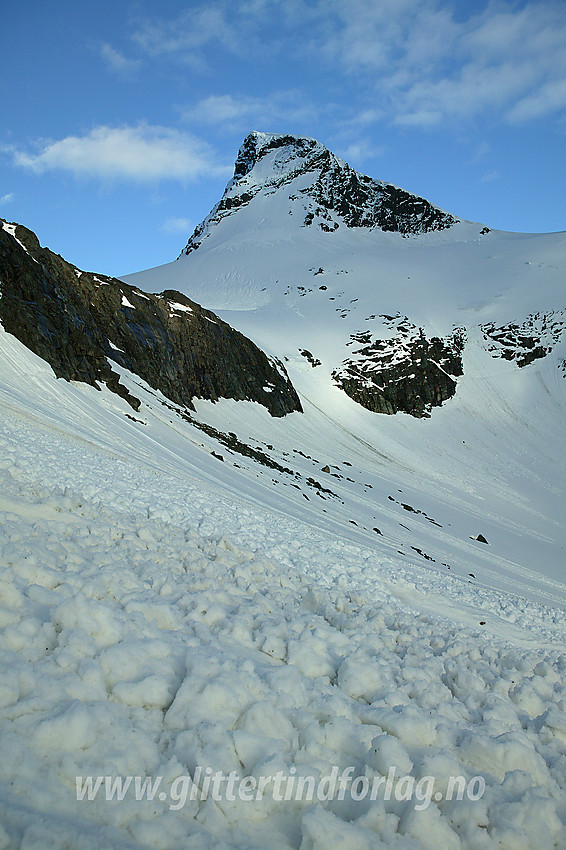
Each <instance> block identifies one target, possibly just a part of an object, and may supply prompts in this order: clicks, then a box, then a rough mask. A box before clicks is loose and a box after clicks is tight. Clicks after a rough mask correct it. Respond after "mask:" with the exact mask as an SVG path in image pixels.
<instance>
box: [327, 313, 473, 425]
mask: <svg viewBox="0 0 566 850" xmlns="http://www.w3.org/2000/svg"><path fill="white" fill-rule="evenodd" d="M380 318H382V319H383V320H384V323H385V324H386V326H389V328H390V329H391V330H392V331H394V332H395V336H392V337H390V338H389V339H375V338H373V336H372V334H371V332H370V331H362V332H360V333H357V334H354V335H353V336H352V337H351V342H352V343H353V344H357V345H360V346H361V347H359V348H356V349H354V350H353V351H352V356H351V357H350V358H348V360H346V361H344V363H342V365H341V367H340V368H339V369H336V370H335V371H334V372H333V375H332V377H333V378H334V380H335V382H336V384H337V385H338V386H339V387H341V388H342V389H343V390H344V392H345V393H347V395H349V396H350V397H351V398H352V399H353V400H354V401H356V402H358V404H361V405H362V406H363V407H366V408H367V409H368V410H372V411H374V412H375V413H389V414H393V413H398V412H403V413H409V414H410V415H411V416H415V417H424V416H429V415H430V411H431V409H432V408H433V407H438V406H440V405H441V404H442V403H443V402H444V401H446V400H447V399H449V398H451V397H452V396H453V395H454V393H455V392H456V379H457V378H458V377H459V376H460V375H462V374H463V366H462V350H463V348H464V342H465V335H464V333H463V331H462V330H461V329H457V330H455V331H454V333H453V334H452V336H450V337H448V338H446V339H441V338H440V337H432V338H431V339H427V337H426V336H425V334H424V331H423V330H422V328H416V327H415V325H413V324H412V323H411V322H409V320H408V319H407V318H406V317H405V316H381V317H380Z"/></svg>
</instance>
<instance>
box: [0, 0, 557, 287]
mask: <svg viewBox="0 0 566 850" xmlns="http://www.w3.org/2000/svg"><path fill="white" fill-rule="evenodd" d="M0 51H1V54H0V55H1V56H2V74H1V77H0V110H1V115H2V124H1V125H0V216H1V217H3V218H6V219H8V220H9V221H19V222H21V223H22V224H25V225H27V226H28V227H30V228H31V229H32V230H35V231H36V233H37V234H38V236H39V239H40V241H41V242H42V244H47V245H48V246H49V247H50V248H51V249H52V250H55V251H56V252H57V253H60V254H62V255H63V256H64V257H65V258H67V259H69V260H71V261H72V262H74V263H76V264H77V265H78V266H80V267H81V268H85V269H88V270H94V271H100V272H105V273H107V274H116V275H120V274H126V273H129V272H134V271H137V270H140V269H142V268H147V267H150V266H154V265H158V264H160V263H164V262H168V261H170V260H172V259H174V258H175V257H176V256H177V255H178V254H179V252H180V251H181V249H182V248H183V246H184V244H185V242H186V240H187V238H188V236H189V235H190V232H191V231H192V229H193V227H194V226H195V225H196V224H198V223H199V221H200V220H201V219H202V218H204V216H205V215H206V214H207V213H208V211H209V210H210V208H211V207H212V206H213V205H214V203H216V201H217V200H219V198H220V196H221V193H222V191H223V189H224V186H225V184H226V182H227V180H228V179H229V178H230V176H231V173H232V169H233V164H234V159H235V156H236V154H237V150H238V147H239V145H240V144H241V141H242V139H243V138H244V136H245V135H246V133H247V132H248V131H249V130H252V129H256V130H262V131H265V132H290V133H297V134H301V135H307V136H313V137H315V138H317V139H319V140H320V141H321V142H323V143H324V144H326V145H327V147H329V148H330V149H331V150H333V151H334V152H335V153H337V154H338V155H340V156H341V157H343V158H344V159H346V160H347V161H348V162H350V164H351V165H353V166H354V167H355V168H357V169H358V170H360V171H363V172H364V173H366V174H370V175H371V176H372V177H376V178H379V179H382V180H387V181H391V182H393V183H395V184H397V185H399V186H403V187H404V188H406V189H409V190H410V191H413V192H416V193H418V194H421V195H423V196H425V197H426V198H428V199H429V200H430V201H432V202H433V203H436V204H438V205H439V206H441V207H442V208H444V209H447V210H449V211H450V212H453V213H455V214H456V215H459V216H462V217H463V218H467V219H472V220H477V221H481V222H483V223H486V224H488V225H490V226H492V227H496V228H501V229H504V230H519V231H531V232H542V231H551V230H565V229H566V204H565V200H564V197H565V190H566V179H565V177H566V165H565V163H566V156H565V151H566V3H565V2H564V0H548V2H546V1H545V0H522V2H521V0H517V2H511V0H495V2H488V3H486V2H479V0H467V2H462V0H451V2H449V0H212V2H176V0H161V2H159V3H155V2H154V3H149V2H146V0H138V2H130V0H110V2H108V0H97V2H96V3H80V2H76V0H28V2H26V3H19V4H18V3H4V4H3V8H2V26H1V30H0Z"/></svg>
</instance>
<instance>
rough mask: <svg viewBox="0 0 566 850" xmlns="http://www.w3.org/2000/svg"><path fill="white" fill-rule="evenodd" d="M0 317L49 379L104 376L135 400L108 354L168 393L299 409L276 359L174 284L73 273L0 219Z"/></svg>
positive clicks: (188, 401) (278, 410)
mask: <svg viewBox="0 0 566 850" xmlns="http://www.w3.org/2000/svg"><path fill="white" fill-rule="evenodd" d="M0 322H1V323H2V325H3V327H4V329H5V330H6V331H8V332H9V333H11V334H13V335H14V336H16V337H17V338H18V339H19V340H20V341H21V342H23V343H24V345H26V346H27V347H28V348H30V349H31V350H32V351H33V352H34V353H35V354H37V355H38V356H39V357H42V358H43V359H44V360H46V361H47V362H48V363H49V364H50V366H51V367H52V368H53V371H54V372H55V374H56V375H57V377H58V378H65V379H67V380H69V381H71V380H73V381H84V382H86V383H88V384H91V385H92V386H95V387H98V384H100V383H105V384H106V385H107V386H108V387H109V389H111V390H112V391H113V392H116V393H118V394H119V395H121V396H122V397H123V398H125V399H126V400H127V401H128V402H129V404H130V405H131V406H132V407H133V408H134V409H138V407H139V404H140V402H139V400H138V399H136V398H135V397H134V396H133V395H132V394H131V393H130V392H129V391H128V390H127V389H126V387H125V386H124V385H123V384H121V383H120V380H119V376H118V374H117V373H116V372H115V371H114V370H113V369H112V362H114V363H117V364H119V365H120V366H123V367H125V368H126V369H129V370H130V371H131V372H133V373H135V374H136V375H138V376H139V377H140V378H142V379H143V380H144V381H146V382H147V383H148V384H149V385H150V386H151V387H153V388H154V389H156V390H161V392H162V393H163V394H164V395H165V396H167V397H168V398H169V399H171V400H172V401H174V402H176V403H178V404H181V405H184V406H186V407H189V408H192V407H193V404H192V401H193V399H194V398H206V399H210V400H212V401H216V400H217V399H219V398H232V399H235V400H238V401H239V400H248V401H256V402H258V403H259V404H262V405H263V406H264V407H266V408H267V409H268V410H269V412H270V413H271V415H272V416H284V415H285V414H286V413H290V412H292V411H295V410H298V411H300V410H301V405H300V401H299V398H298V396H297V394H296V392H295V390H294V388H293V386H292V385H291V383H290V381H289V378H288V377H287V374H286V372H285V369H284V367H283V365H282V364H281V363H279V362H277V361H274V360H270V359H269V358H268V357H267V356H266V355H265V354H264V353H263V352H262V351H261V350H260V349H259V348H258V347H257V346H256V345H254V343H252V342H251V341H250V340H249V339H247V338H246V337H245V336H243V335H242V334H241V333H239V332H238V331H236V330H234V329H233V328H231V327H230V326H229V325H228V324H227V323H226V322H223V321H222V320H221V319H219V318H218V317H217V316H216V315H215V314H214V313H211V312H210V311H208V310H205V309H203V308H202V307H200V306H199V305H198V304H196V303H195V302H193V301H191V300H190V299H188V298H187V297H186V296H184V295H181V294H180V293H178V292H174V291H166V292H163V293H161V294H160V295H149V294H146V293H143V292H141V291H140V290H139V289H137V288H136V287H133V286H129V285H128V284H126V283H123V282H122V281H119V280H117V279H115V278H109V277H106V276H104V275H96V274H92V273H90V272H83V271H81V270H79V269H77V268H76V267H75V266H73V265H72V264H70V263H68V262H66V261H65V260H64V259H62V257H60V256H58V255H56V254H54V253H52V252H51V251H49V250H48V249H47V248H42V247H41V245H40V244H39V241H38V239H37V237H36V236H35V234H34V233H32V232H31V231H30V230H28V229H27V228H25V227H22V226H21V225H17V224H7V223H6V222H2V228H1V229H0Z"/></svg>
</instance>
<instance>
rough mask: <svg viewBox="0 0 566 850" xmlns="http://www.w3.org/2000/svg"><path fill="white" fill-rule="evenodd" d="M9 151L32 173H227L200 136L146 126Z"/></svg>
mask: <svg viewBox="0 0 566 850" xmlns="http://www.w3.org/2000/svg"><path fill="white" fill-rule="evenodd" d="M12 154H13V159H14V162H15V164H16V165H19V166H22V167H24V168H27V169H29V170H30V171H34V172H35V173H37V174H41V173H43V172H46V171H56V170H61V171H70V172H71V173H73V174H74V175H75V176H77V177H94V178H99V179H102V180H130V181H137V182H147V181H150V182H151V181H156V180H167V179H171V180H197V179H198V178H200V177H209V176H216V175H222V176H228V175H229V174H230V173H231V169H230V168H228V167H225V166H223V165H221V164H220V163H219V162H218V161H217V159H216V157H215V155H214V153H213V151H212V150H211V149H210V147H209V146H208V145H207V144H206V143H205V142H204V141H202V140H201V139H198V138H197V137H195V136H193V135H191V134H189V133H182V132H180V131H178V130H175V129H171V128H168V127H159V126H157V127H156V126H151V125H147V124H139V125H137V126H125V127H107V126H101V127H95V128H94V129H93V130H91V131H90V132H89V133H87V134H86V135H84V136H67V137H65V138H64V139H60V140H58V141H44V142H42V143H41V144H40V146H39V150H38V152H36V153H27V152H25V151H21V150H14V151H13V152H12Z"/></svg>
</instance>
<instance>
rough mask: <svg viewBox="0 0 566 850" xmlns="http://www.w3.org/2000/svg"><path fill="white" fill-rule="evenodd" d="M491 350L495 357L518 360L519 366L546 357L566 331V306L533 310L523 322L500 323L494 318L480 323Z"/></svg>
mask: <svg viewBox="0 0 566 850" xmlns="http://www.w3.org/2000/svg"><path fill="white" fill-rule="evenodd" d="M480 328H481V331H482V333H483V335H484V339H485V340H486V342H487V343H488V348H487V350H488V351H489V352H490V353H491V355H492V357H496V358H497V357H502V358H504V359H505V360H514V361H515V363H516V364H517V366H520V367H522V366H528V364H529V363H532V362H533V361H534V360H538V359H540V358H541V357H546V355H547V354H549V352H550V351H552V349H553V347H554V346H555V345H556V343H557V342H559V341H560V339H561V338H562V336H563V335H564V332H565V331H566V310H550V311H548V312H546V313H533V314H531V315H530V316H527V318H526V319H525V320H524V321H522V322H520V323H519V322H510V323H509V324H508V325H502V326H501V327H496V326H495V325H494V323H493V322H488V323H486V324H484V325H480Z"/></svg>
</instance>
